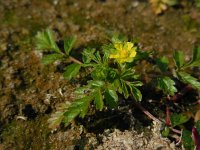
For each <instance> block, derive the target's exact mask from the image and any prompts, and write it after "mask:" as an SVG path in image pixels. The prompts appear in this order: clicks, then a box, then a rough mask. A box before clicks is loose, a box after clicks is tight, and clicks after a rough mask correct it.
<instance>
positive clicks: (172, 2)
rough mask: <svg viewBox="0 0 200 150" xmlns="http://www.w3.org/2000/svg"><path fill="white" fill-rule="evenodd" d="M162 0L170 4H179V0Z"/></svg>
mask: <svg viewBox="0 0 200 150" xmlns="http://www.w3.org/2000/svg"><path fill="white" fill-rule="evenodd" d="M162 2H163V3H165V4H167V5H169V6H174V5H176V4H178V0H163V1H162Z"/></svg>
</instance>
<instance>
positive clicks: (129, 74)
mask: <svg viewBox="0 0 200 150" xmlns="http://www.w3.org/2000/svg"><path fill="white" fill-rule="evenodd" d="M135 75H136V74H135V70H134V69H131V68H129V69H125V71H124V72H123V73H122V74H121V75H120V78H122V79H123V80H130V79H135V77H136V76H135Z"/></svg>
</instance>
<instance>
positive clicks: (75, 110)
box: [62, 95, 94, 126]
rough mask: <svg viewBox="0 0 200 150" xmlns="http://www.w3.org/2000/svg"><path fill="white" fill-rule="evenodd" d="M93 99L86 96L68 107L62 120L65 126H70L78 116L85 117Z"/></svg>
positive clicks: (90, 96) (91, 96)
mask: <svg viewBox="0 0 200 150" xmlns="http://www.w3.org/2000/svg"><path fill="white" fill-rule="evenodd" d="M93 98H94V96H93V95H89V96H85V97H83V98H80V99H77V100H75V101H74V102H73V103H72V104H71V105H70V106H69V107H67V108H66V109H65V112H64V118H63V120H62V121H63V123H64V124H65V126H68V125H69V124H70V123H71V122H72V121H73V120H74V119H75V118H76V117H77V116H78V115H79V116H80V117H84V116H85V115H86V113H87V110H88V107H89V104H90V102H91V100H92V99H93Z"/></svg>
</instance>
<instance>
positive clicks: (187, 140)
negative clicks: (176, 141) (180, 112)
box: [182, 130, 194, 150]
mask: <svg viewBox="0 0 200 150" xmlns="http://www.w3.org/2000/svg"><path fill="white" fill-rule="evenodd" d="M182 143H183V146H184V147H185V148H186V149H188V150H194V141H193V139H192V132H190V131H188V130H183V132H182Z"/></svg>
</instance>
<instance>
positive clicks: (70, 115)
mask: <svg viewBox="0 0 200 150" xmlns="http://www.w3.org/2000/svg"><path fill="white" fill-rule="evenodd" d="M79 113H80V109H79V108H74V109H70V112H69V111H67V112H65V113H64V118H63V123H64V124H65V126H68V125H69V123H71V122H72V121H73V120H74V118H76V117H77V116H78V115H79Z"/></svg>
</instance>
